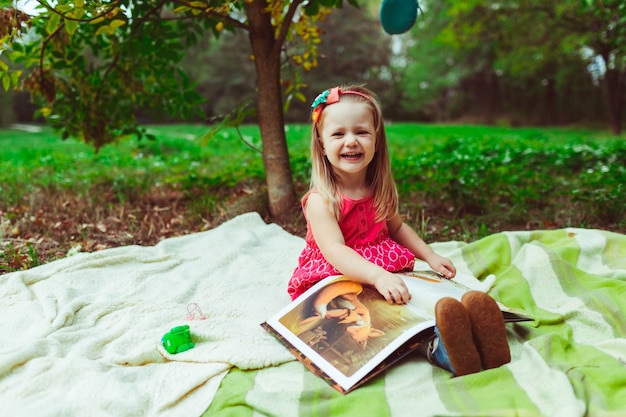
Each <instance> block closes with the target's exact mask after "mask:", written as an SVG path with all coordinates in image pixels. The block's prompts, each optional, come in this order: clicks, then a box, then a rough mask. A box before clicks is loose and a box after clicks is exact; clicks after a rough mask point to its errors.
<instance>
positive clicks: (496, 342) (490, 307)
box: [461, 291, 511, 369]
mask: <svg viewBox="0 0 626 417" xmlns="http://www.w3.org/2000/svg"><path fill="white" fill-rule="evenodd" d="M461 303H462V304H463V306H464V307H465V309H466V310H467V314H468V315H469V319H470V321H471V323H472V333H473V335H474V343H475V344H476V348H477V350H478V354H479V355H480V359H481V362H482V365H483V368H484V369H492V368H497V367H499V366H502V365H504V364H506V363H509V362H511V351H510V350H509V344H508V341H507V339H506V328H505V326H504V318H503V317H502V312H501V311H500V308H499V307H498V304H497V303H496V302H495V301H494V299H493V298H491V297H490V296H489V295H487V294H485V293H482V292H479V291H470V292H468V293H466V294H464V295H463V297H462V298H461Z"/></svg>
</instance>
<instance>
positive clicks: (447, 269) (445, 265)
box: [425, 253, 456, 279]
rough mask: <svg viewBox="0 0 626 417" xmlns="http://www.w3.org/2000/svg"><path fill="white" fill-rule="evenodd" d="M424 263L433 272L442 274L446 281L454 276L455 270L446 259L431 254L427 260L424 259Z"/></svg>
mask: <svg viewBox="0 0 626 417" xmlns="http://www.w3.org/2000/svg"><path fill="white" fill-rule="evenodd" d="M425 261H426V262H428V265H429V266H430V267H431V268H432V270H433V271H435V272H439V273H440V274H443V275H444V276H445V277H446V278H448V279H452V278H454V276H455V275H456V268H455V267H454V265H453V264H452V261H451V260H450V259H448V258H444V257H443V256H439V255H437V254H436V253H433V254H432V255H431V256H430V257H429V258H428V259H425Z"/></svg>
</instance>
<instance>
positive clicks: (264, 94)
mask: <svg viewBox="0 0 626 417" xmlns="http://www.w3.org/2000/svg"><path fill="white" fill-rule="evenodd" d="M266 8H267V2H266V1H264V0H254V1H252V2H248V1H246V14H247V17H248V23H249V27H250V30H249V38H250V45H251V46H252V53H253V54H254V62H255V65H256V74H257V93H258V100H257V119H258V123H259V128H260V130H261V140H262V142H263V165H264V167H265V181H266V184H267V194H268V200H269V210H270V214H271V215H272V217H273V218H275V219H281V218H284V217H285V216H286V215H287V214H289V213H290V212H291V210H293V208H294V207H297V199H296V192H295V188H294V184H293V177H292V175H291V166H290V165H289V151H288V149H287V138H286V136H285V125H284V114H283V106H282V94H281V87H280V52H281V45H279V44H278V43H277V41H276V40H275V37H274V28H273V27H272V24H271V21H270V15H269V13H267V12H266Z"/></svg>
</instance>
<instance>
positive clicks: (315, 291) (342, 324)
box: [267, 277, 433, 390]
mask: <svg viewBox="0 0 626 417" xmlns="http://www.w3.org/2000/svg"><path fill="white" fill-rule="evenodd" d="M267 323H268V324H269V325H270V326H272V327H273V328H274V329H275V330H276V331H277V332H278V333H280V334H281V335H282V336H283V337H284V338H285V339H286V340H287V341H288V342H289V343H290V344H291V345H292V346H293V347H294V348H295V349H297V350H298V351H300V352H301V353H302V354H304V356H306V357H307V358H308V359H309V360H311V361H312V362H313V363H314V364H315V365H316V366H317V367H319V368H320V369H321V370H322V371H323V372H324V373H325V374H326V375H328V376H329V377H330V378H331V379H332V380H333V381H335V382H336V383H337V384H339V385H340V386H341V387H342V388H344V389H345V390H348V389H350V387H352V386H353V385H355V384H357V383H358V382H359V381H360V380H361V379H362V378H364V377H365V376H367V374H368V373H369V372H370V371H371V370H372V369H374V368H375V367H376V366H377V365H379V364H380V363H381V362H383V361H384V359H385V358H386V357H388V356H389V355H391V354H392V353H393V352H394V351H395V350H396V349H397V348H399V347H400V346H402V345H403V344H404V343H405V342H406V341H407V340H409V339H410V338H411V337H413V336H414V335H416V334H418V333H419V332H420V331H422V330H424V329H427V328H429V327H432V325H433V321H432V317H431V316H430V314H424V312H422V311H420V309H418V308H415V307H414V306H411V305H408V304H407V305H397V304H389V303H388V302H387V301H386V300H385V299H384V298H383V297H382V296H381V295H380V294H379V293H378V291H376V289H375V288H373V287H370V286H366V285H361V284H358V283H355V282H352V281H348V280H347V279H346V278H345V277H331V278H327V279H325V280H323V281H321V282H320V283H318V284H317V285H316V286H314V287H313V288H311V289H310V290H309V291H307V292H306V293H305V294H304V295H303V296H301V297H299V298H298V299H297V300H296V301H295V302H293V303H291V304H290V305H289V306H288V308H286V309H284V310H283V311H281V312H279V313H278V314H277V315H276V316H274V317H273V318H272V319H270V320H268V321H267Z"/></svg>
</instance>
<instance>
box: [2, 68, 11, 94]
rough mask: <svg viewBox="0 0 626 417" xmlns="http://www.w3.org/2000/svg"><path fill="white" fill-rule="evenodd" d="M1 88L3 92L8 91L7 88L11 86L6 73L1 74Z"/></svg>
mask: <svg viewBox="0 0 626 417" xmlns="http://www.w3.org/2000/svg"><path fill="white" fill-rule="evenodd" d="M2 86H3V87H4V91H9V87H10V86H11V77H9V74H8V73H6V72H5V73H3V74H2Z"/></svg>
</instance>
